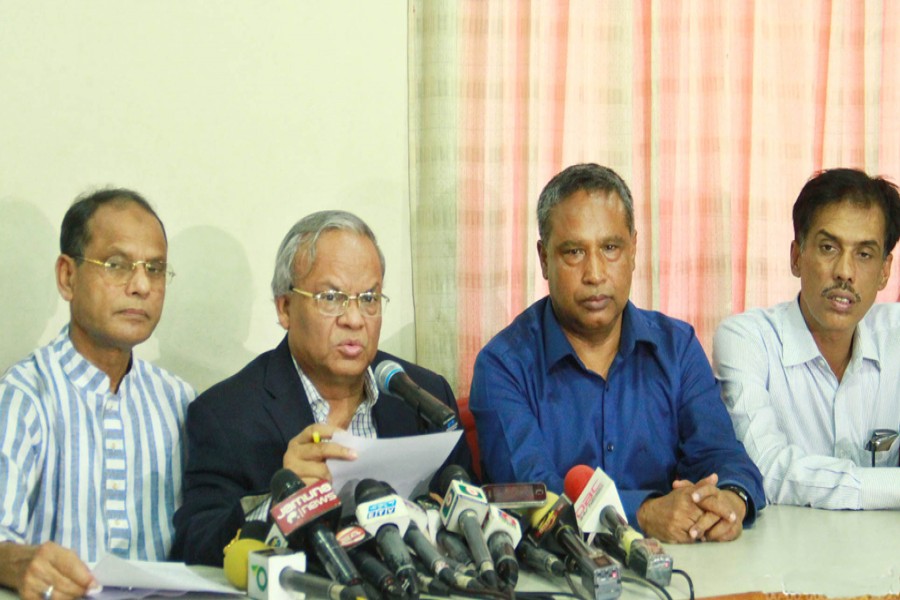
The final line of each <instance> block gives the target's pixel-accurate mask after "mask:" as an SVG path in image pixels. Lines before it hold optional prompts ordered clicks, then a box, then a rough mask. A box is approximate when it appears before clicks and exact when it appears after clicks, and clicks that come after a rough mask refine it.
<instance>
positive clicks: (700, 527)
mask: <svg viewBox="0 0 900 600" xmlns="http://www.w3.org/2000/svg"><path fill="white" fill-rule="evenodd" d="M717 482H718V477H717V476H716V474H715V473H714V474H712V475H710V476H708V477H706V478H704V479H701V480H700V481H698V482H697V483H696V484H694V483H691V482H688V481H683V482H676V483H675V484H674V485H673V486H672V487H673V489H672V491H671V492H669V493H668V494H666V495H665V496H661V497H659V498H651V499H649V500H646V501H645V502H644V503H643V504H641V506H640V508H638V512H637V520H638V524H640V526H641V529H642V530H643V531H644V533H645V534H646V535H647V536H648V537H653V538H656V539H658V540H660V541H663V542H674V543H678V544H686V543H691V542H695V541H698V540H700V539H702V538H703V535H704V534H705V533H706V530H707V529H709V528H711V527H713V526H714V525H715V524H716V523H717V522H718V521H719V519H720V516H719V515H715V514H712V513H709V512H708V511H706V510H704V509H703V508H702V507H700V506H699V505H698V503H697V502H696V501H695V500H694V494H699V495H700V497H706V496H709V495H710V494H713V493H715V492H717V491H718V490H717V488H716V483H717Z"/></svg>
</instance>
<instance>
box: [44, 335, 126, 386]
mask: <svg viewBox="0 0 900 600" xmlns="http://www.w3.org/2000/svg"><path fill="white" fill-rule="evenodd" d="M52 344H53V346H54V348H55V350H56V352H57V355H58V356H59V362H60V366H61V367H62V370H63V372H64V373H65V374H66V377H67V378H68V379H69V381H71V382H72V385H74V386H75V387H77V388H79V389H81V390H82V391H83V392H88V393H92V394H109V393H110V389H109V376H108V375H107V374H106V373H105V372H103V371H101V370H100V369H99V368H98V367H97V366H96V365H94V364H93V363H92V362H90V361H89V360H88V359H86V358H85V357H84V356H82V355H81V354H80V353H79V352H78V350H77V349H76V348H75V344H73V343H72V338H71V337H70V336H69V325H68V324H66V325H65V326H64V327H63V328H62V330H61V331H60V332H59V335H58V336H57V337H56V339H55V340H54V341H53V342H52ZM131 360H132V361H134V355H132V358H131ZM133 366H134V365H133V364H132V365H129V368H128V371H127V372H126V373H125V376H124V377H122V381H121V382H120V383H119V392H121V391H122V390H123V389H124V388H126V387H127V385H128V384H129V381H130V378H131V376H132V373H133V371H134V369H133V368H132V367H133Z"/></svg>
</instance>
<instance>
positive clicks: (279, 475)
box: [269, 469, 305, 505]
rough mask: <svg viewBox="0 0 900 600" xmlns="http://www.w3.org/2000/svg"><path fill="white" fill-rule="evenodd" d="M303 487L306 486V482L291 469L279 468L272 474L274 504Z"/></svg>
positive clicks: (271, 485) (270, 486)
mask: <svg viewBox="0 0 900 600" xmlns="http://www.w3.org/2000/svg"><path fill="white" fill-rule="evenodd" d="M302 487H305V484H304V483H303V482H302V481H300V478H299V477H297V474H296V473H294V472H293V471H291V470H290V469H278V470H277V471H275V474H274V475H272V480H271V484H270V485H269V490H270V491H271V492H272V504H273V505H274V504H278V503H279V502H281V501H282V500H284V499H285V498H287V497H288V496H290V495H291V494H293V493H294V492H296V491H297V490H299V489H300V488H302Z"/></svg>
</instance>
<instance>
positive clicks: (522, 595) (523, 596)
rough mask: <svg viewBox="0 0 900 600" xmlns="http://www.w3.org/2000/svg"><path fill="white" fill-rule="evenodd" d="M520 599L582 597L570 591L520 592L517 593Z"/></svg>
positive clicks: (544, 599) (545, 599) (536, 599)
mask: <svg viewBox="0 0 900 600" xmlns="http://www.w3.org/2000/svg"><path fill="white" fill-rule="evenodd" d="M516 597H517V598H519V600H553V599H554V598H580V597H581V596H578V595H577V594H572V593H570V592H519V593H518V594H516Z"/></svg>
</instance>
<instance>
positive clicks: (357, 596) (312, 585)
mask: <svg viewBox="0 0 900 600" xmlns="http://www.w3.org/2000/svg"><path fill="white" fill-rule="evenodd" d="M270 585H271V584H270ZM278 585H280V586H281V588H282V589H283V590H286V591H289V592H301V593H303V594H306V597H313V598H328V599H329V600H364V599H365V598H366V597H367V596H366V594H365V593H364V591H363V587H362V585H341V584H340V583H336V582H334V581H331V580H330V579H325V578H324V577H319V576H317V575H310V574H309V573H304V572H302V571H297V570H296V569H282V570H281V573H279V574H278Z"/></svg>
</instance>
